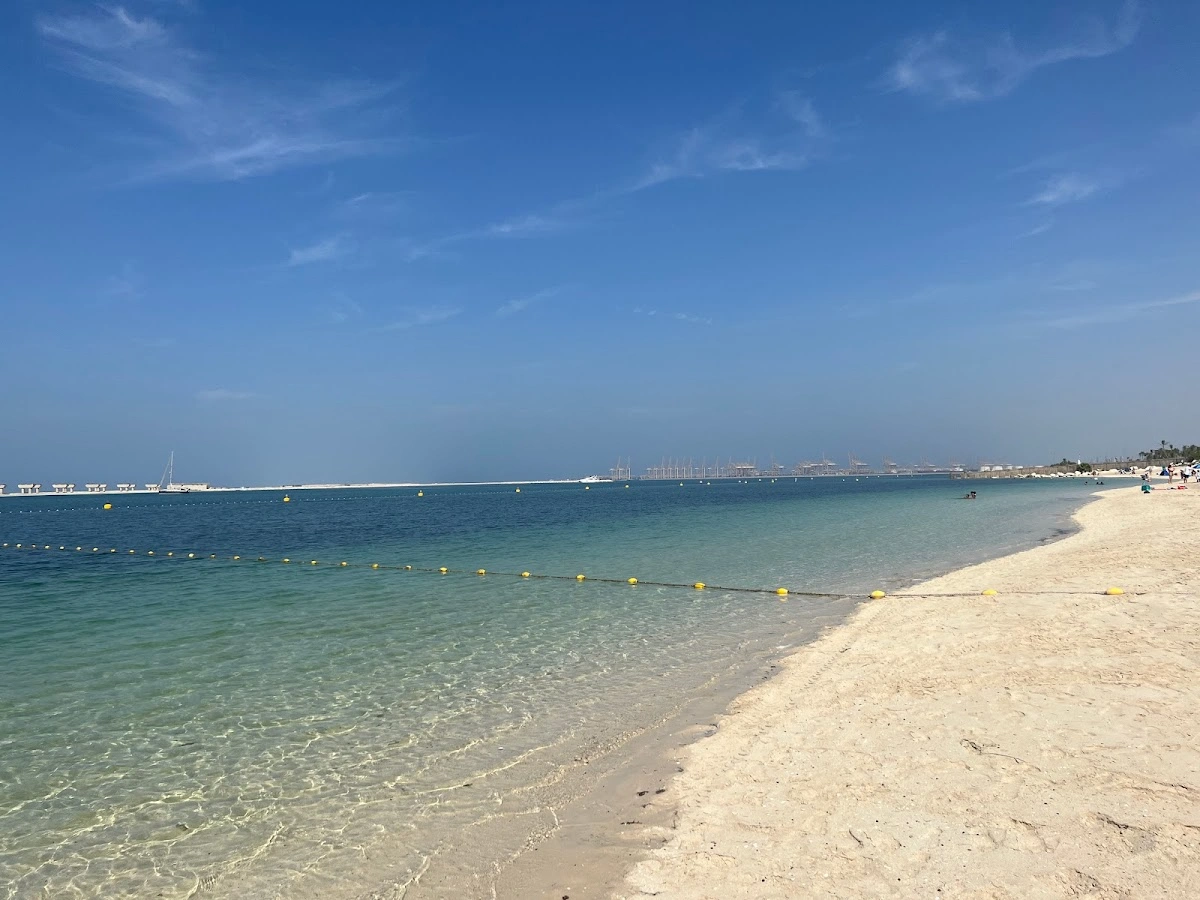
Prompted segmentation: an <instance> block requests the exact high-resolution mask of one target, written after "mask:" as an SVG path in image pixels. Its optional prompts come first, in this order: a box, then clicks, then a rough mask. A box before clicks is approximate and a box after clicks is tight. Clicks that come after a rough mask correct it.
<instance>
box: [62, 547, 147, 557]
mask: <svg viewBox="0 0 1200 900" xmlns="http://www.w3.org/2000/svg"><path fill="white" fill-rule="evenodd" d="M58 549H59V550H66V549H67V548H66V547H59V548H58ZM150 555H151V556H153V555H154V551H153V550H151V551H150Z"/></svg>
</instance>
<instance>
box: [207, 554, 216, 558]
mask: <svg viewBox="0 0 1200 900" xmlns="http://www.w3.org/2000/svg"><path fill="white" fill-rule="evenodd" d="M208 558H209V559H216V558H217V554H215V553H210V554H208Z"/></svg>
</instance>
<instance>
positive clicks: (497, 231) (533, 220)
mask: <svg viewBox="0 0 1200 900" xmlns="http://www.w3.org/2000/svg"><path fill="white" fill-rule="evenodd" d="M566 227H567V223H566V222H565V221H564V220H563V219H561V218H557V217H554V216H549V215H537V214H534V215H525V216H517V217H516V218H513V219H505V220H504V221H503V222H495V223H493V224H491V225H489V226H487V228H484V229H483V230H482V231H480V232H478V233H477V234H476V235H474V236H475V237H501V238H508V237H514V238H515V237H532V236H534V235H539V234H551V233H553V232H556V231H562V230H563V229H564V228H566Z"/></svg>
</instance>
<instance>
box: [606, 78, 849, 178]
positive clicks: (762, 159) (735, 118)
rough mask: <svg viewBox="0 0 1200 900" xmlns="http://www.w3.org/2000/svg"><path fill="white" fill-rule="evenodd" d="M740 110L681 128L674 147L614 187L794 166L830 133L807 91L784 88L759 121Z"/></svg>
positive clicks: (819, 148)
mask: <svg viewBox="0 0 1200 900" xmlns="http://www.w3.org/2000/svg"><path fill="white" fill-rule="evenodd" d="M744 118H745V117H744V116H743V115H742V114H741V112H740V111H735V112H734V113H732V114H727V115H725V116H722V117H718V118H717V119H715V120H713V121H711V122H709V123H707V124H706V125H703V126H697V127H695V128H692V129H690V130H688V131H686V132H685V133H684V134H683V135H681V136H680V137H678V138H677V139H676V140H675V142H674V146H673V148H672V149H671V150H670V151H669V152H667V153H665V154H662V155H661V156H660V158H659V159H657V160H656V161H655V162H653V163H652V164H651V165H650V166H649V168H648V169H647V170H646V171H645V172H644V173H643V174H642V175H641V176H640V177H638V178H636V179H634V180H633V181H631V182H630V183H628V184H627V185H625V186H623V187H622V188H620V189H618V190H617V191H616V192H615V193H633V192H636V191H641V190H645V189H647V188H651V187H654V186H656V185H659V184H664V183H666V182H668V181H675V180H677V179H681V178H704V177H706V176H710V175H715V174H718V173H722V172H771V171H795V170H799V169H803V168H805V167H807V166H808V165H810V164H811V163H812V162H813V161H814V160H815V159H816V158H817V157H819V156H820V155H821V154H822V153H824V152H825V151H826V150H827V149H828V146H829V143H830V141H831V133H830V130H829V128H828V127H827V126H826V124H825V122H824V121H823V120H822V118H821V116H820V115H819V114H818V113H817V110H816V107H815V106H814V105H813V102H812V100H811V99H809V98H808V97H806V96H804V95H803V94H800V93H799V92H797V91H785V92H783V93H781V94H779V95H778V96H777V97H776V98H775V102H774V104H773V105H772V106H771V108H770V110H769V111H768V115H767V116H765V117H764V123H765V124H761V125H759V126H757V127H752V126H750V125H748V124H747V123H746V122H745V121H744Z"/></svg>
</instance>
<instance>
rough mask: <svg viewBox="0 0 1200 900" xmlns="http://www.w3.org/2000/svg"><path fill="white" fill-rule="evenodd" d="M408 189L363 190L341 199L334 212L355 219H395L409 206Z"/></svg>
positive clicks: (409, 194)
mask: <svg viewBox="0 0 1200 900" xmlns="http://www.w3.org/2000/svg"><path fill="white" fill-rule="evenodd" d="M410 197H411V193H410V192H408V191H365V192H363V193H360V194H355V195H354V196H353V197H348V198H346V199H345V200H343V201H341V202H340V203H339V204H338V205H337V206H336V208H335V209H334V214H335V215H337V216H338V217H340V218H343V219H352V220H355V221H362V220H368V221H384V220H390V219H395V218H396V217H397V216H399V215H401V214H402V213H404V212H405V211H406V210H407V209H408V206H409V199H410Z"/></svg>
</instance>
